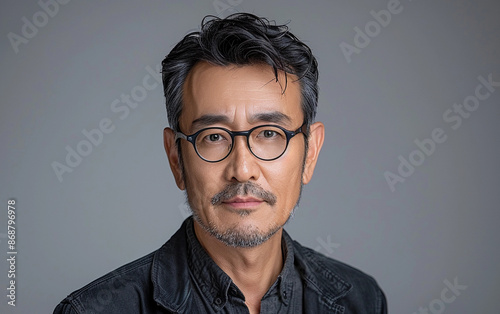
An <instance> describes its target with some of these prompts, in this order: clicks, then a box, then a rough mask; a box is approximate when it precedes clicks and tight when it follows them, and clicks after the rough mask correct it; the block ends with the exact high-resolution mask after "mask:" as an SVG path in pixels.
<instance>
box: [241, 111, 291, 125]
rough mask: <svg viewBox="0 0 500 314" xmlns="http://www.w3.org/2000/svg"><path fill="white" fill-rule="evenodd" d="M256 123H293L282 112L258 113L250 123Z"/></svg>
mask: <svg viewBox="0 0 500 314" xmlns="http://www.w3.org/2000/svg"><path fill="white" fill-rule="evenodd" d="M254 121H262V122H268V123H277V124H282V123H291V122H292V119H291V118H290V117H289V116H287V115H286V114H284V113H282V112H279V111H271V112H262V113H257V114H255V115H253V116H252V117H251V121H250V122H254Z"/></svg>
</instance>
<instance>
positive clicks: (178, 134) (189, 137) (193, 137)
mask: <svg viewBox="0 0 500 314" xmlns="http://www.w3.org/2000/svg"><path fill="white" fill-rule="evenodd" d="M305 125H306V123H305V122H304V123H303V124H302V125H301V126H300V127H299V128H298V129H297V130H295V131H289V130H287V129H285V128H284V127H282V126H279V125H276V124H262V125H258V126H256V127H253V128H251V129H250V130H248V131H230V130H228V129H226V128H223V127H208V128H204V129H201V130H199V131H197V132H195V133H193V134H191V135H186V134H184V133H182V132H181V131H177V132H175V141H177V140H178V139H181V138H182V139H185V140H186V141H188V142H190V143H191V144H193V148H194V150H195V152H196V154H197V155H198V157H200V158H201V159H202V160H204V161H206V162H210V163H216V162H220V161H223V160H224V159H226V158H227V157H228V156H229V155H231V152H232V151H233V149H234V146H235V145H234V142H235V137H236V136H245V137H246V138H247V147H248V150H249V151H250V152H251V153H252V155H254V156H255V157H256V158H257V159H260V160H263V161H273V160H276V159H278V158H280V157H281V156H283V154H284V153H285V152H286V150H287V149H288V144H289V143H290V140H291V139H292V137H294V136H295V135H297V134H300V133H302V134H304V137H305V138H307V136H306V132H305V131H304V130H303V128H304V126H305ZM266 126H269V127H275V128H278V129H280V130H282V131H283V132H284V133H285V135H286V146H285V149H284V150H283V152H282V153H281V154H279V155H278V156H277V157H274V158H271V159H266V158H261V157H259V156H257V155H255V153H254V152H253V151H252V148H251V147H250V134H251V133H252V132H253V131H254V130H256V129H258V128H262V127H266ZM212 129H213V130H223V131H226V132H227V133H228V134H229V135H230V136H231V141H232V144H231V150H229V152H228V153H227V155H226V156H225V157H224V158H221V159H219V160H215V161H213V160H207V159H205V158H203V156H201V155H200V153H199V152H198V149H197V148H196V138H197V137H198V135H199V134H200V133H201V132H203V131H206V130H212Z"/></svg>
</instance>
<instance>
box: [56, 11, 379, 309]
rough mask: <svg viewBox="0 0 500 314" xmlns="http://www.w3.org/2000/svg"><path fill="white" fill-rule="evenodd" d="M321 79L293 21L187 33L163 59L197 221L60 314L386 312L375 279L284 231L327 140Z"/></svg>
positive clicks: (168, 143) (246, 20)
mask: <svg viewBox="0 0 500 314" xmlns="http://www.w3.org/2000/svg"><path fill="white" fill-rule="evenodd" d="M317 80H318V72H317V62H316V59H315V58H314V56H313V55H312V53H311V51H310V49H309V48H308V47H307V46H306V45H305V44H304V43H302V42H300V41H299V40H298V39H297V38H296V37H295V36H294V35H292V34H291V33H290V32H288V30H287V28H286V26H283V25H282V26H276V25H273V24H271V23H269V22H268V21H267V20H265V19H260V18H258V17H256V16H254V15H251V14H235V15H232V16H230V17H228V18H226V19H218V18H213V19H211V20H204V22H203V23H202V28H201V31H200V32H196V33H191V34H188V35H187V36H186V37H185V38H184V39H183V40H182V41H181V42H180V43H178V44H177V45H176V46H175V47H174V49H173V50H172V51H171V52H170V54H169V55H168V56H167V57H166V58H165V60H164V61H163V83H164V91H165V97H166V106H167V113H168V120H169V124H170V128H166V129H165V130H164V144H165V150H166V153H167V156H168V160H169V163H170V167H171V170H172V173H173V175H174V178H175V181H176V184H177V186H178V187H179V189H181V190H184V191H185V192H186V196H187V201H188V203H189V206H190V208H191V209H192V213H193V215H192V217H190V218H188V219H186V220H185V221H184V223H183V224H182V227H181V228H180V229H179V230H178V231H177V233H176V234H174V235H173V237H172V238H171V239H170V240H169V241H168V242H167V243H165V244H164V245H163V246H162V247H161V248H160V249H159V250H157V251H155V252H153V253H151V254H149V255H147V256H145V257H143V258H141V259H139V260H137V261H135V262H132V263H130V264H127V265H125V266H123V267H121V268H119V269H117V270H116V271H114V272H112V273H110V274H108V275H106V276H104V277H102V278H100V279H98V280H96V281H94V282H93V283H91V284H89V285H88V286H86V287H84V288H82V289H80V290H78V291H76V292H74V293H72V294H71V295H70V296H68V297H67V298H66V299H65V300H63V302H61V303H60V304H59V305H58V306H57V308H56V310H55V313H386V311H387V309H386V301H385V297H384V294H383V292H382V291H381V289H380V288H379V287H378V285H377V283H376V282H375V280H373V279H372V278H371V277H369V276H367V275H365V274H363V273H362V272H360V271H358V270H356V269H354V268H352V267H350V266H347V265H345V264H342V263H340V262H338V261H335V260H332V259H329V258H327V257H325V256H323V255H321V254H319V253H317V252H315V251H313V250H311V249H308V248H304V247H302V246H301V245H300V244H298V243H297V242H294V241H292V240H291V238H290V236H289V235H288V234H287V233H286V232H285V231H284V230H283V226H284V225H285V224H286V222H287V221H288V219H289V218H290V216H291V215H292V213H293V210H294V208H295V207H296V206H297V204H298V202H299V199H300V195H301V191H302V185H303V184H307V183H308V182H309V181H310V180H311V177H312V175H313V171H314V168H315V165H316V161H317V159H318V155H319V152H320V149H321V146H322V144H323V138H324V126H323V124H322V123H321V122H315V123H314V122H313V121H314V117H315V113H316V106H317V99H318V87H317Z"/></svg>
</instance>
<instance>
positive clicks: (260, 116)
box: [191, 111, 292, 130]
mask: <svg viewBox="0 0 500 314" xmlns="http://www.w3.org/2000/svg"><path fill="white" fill-rule="evenodd" d="M257 121H258V122H267V123H277V124H282V123H291V122H292V119H291V118H290V117H289V116H287V115H286V114H284V113H282V112H279V111H271V112H261V113H257V114H255V115H252V116H251V118H250V121H249V122H250V123H254V122H257ZM218 123H225V124H229V123H230V121H229V117H227V116H225V115H216V114H205V115H202V116H201V117H199V118H197V119H195V120H194V121H193V122H192V123H191V128H192V130H196V129H202V128H204V127H209V126H211V125H214V124H218Z"/></svg>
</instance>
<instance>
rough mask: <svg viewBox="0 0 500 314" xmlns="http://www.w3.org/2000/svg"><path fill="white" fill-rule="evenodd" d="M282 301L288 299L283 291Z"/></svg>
mask: <svg viewBox="0 0 500 314" xmlns="http://www.w3.org/2000/svg"><path fill="white" fill-rule="evenodd" d="M283 299H285V300H286V299H288V296H287V295H286V291H283Z"/></svg>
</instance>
